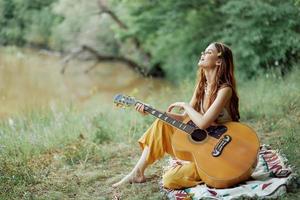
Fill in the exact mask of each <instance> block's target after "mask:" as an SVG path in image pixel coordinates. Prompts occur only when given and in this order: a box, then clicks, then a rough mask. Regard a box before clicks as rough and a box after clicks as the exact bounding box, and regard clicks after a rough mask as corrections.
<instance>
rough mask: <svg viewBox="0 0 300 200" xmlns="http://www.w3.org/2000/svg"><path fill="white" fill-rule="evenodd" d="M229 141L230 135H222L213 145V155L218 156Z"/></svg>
mask: <svg viewBox="0 0 300 200" xmlns="http://www.w3.org/2000/svg"><path fill="white" fill-rule="evenodd" d="M230 141H231V137H230V136H229V135H224V137H223V138H222V139H221V140H220V141H219V143H218V144H217V145H216V146H215V148H214V150H213V151H212V152H211V154H212V156H213V157H218V156H220V155H221V154H222V151H223V149H224V147H225V146H226V145H227V144H229V143H230Z"/></svg>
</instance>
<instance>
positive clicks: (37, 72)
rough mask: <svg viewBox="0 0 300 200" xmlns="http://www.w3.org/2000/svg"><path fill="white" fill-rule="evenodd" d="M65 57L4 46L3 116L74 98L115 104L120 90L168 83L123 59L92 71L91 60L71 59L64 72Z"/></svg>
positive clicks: (0, 71) (142, 92) (0, 54)
mask: <svg viewBox="0 0 300 200" xmlns="http://www.w3.org/2000/svg"><path fill="white" fill-rule="evenodd" d="M61 59H62V58H61V57H60V56H58V55H50V54H47V53H45V52H38V51H34V50H30V49H17V48H13V47H6V48H2V49H0V100H1V107H0V117H5V116H8V115H10V114H13V113H17V112H19V111H22V110H24V109H26V108H32V107H37V106H48V105H49V104H52V103H66V104H68V103H69V102H72V103H74V104H76V105H78V106H79V107H84V106H85V105H87V104H91V103H92V102H95V101H97V102H99V103H101V104H112V98H113V96H114V95H115V94H116V93H126V94H138V97H139V98H141V97H146V96H147V95H150V94H152V93H153V92H156V91H159V90H160V88H162V86H163V85H165V84H166V82H165V81H162V80H153V79H145V78H143V77H141V76H140V75H139V74H137V73H136V72H134V71H133V70H131V69H129V68H128V67H127V66H125V65H123V64H121V63H101V64H97V66H96V68H95V69H94V70H93V71H90V72H89V73H87V74H86V73H84V71H85V70H86V69H87V68H88V67H89V66H90V65H91V63H92V61H91V62H88V61H85V62H82V61H71V62H69V63H68V68H67V70H66V72H65V74H64V75H62V74H60V70H61V67H62V64H61Z"/></svg>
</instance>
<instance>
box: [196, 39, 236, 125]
mask: <svg viewBox="0 0 300 200" xmlns="http://www.w3.org/2000/svg"><path fill="white" fill-rule="evenodd" d="M213 44H214V45H215V47H216V49H217V51H218V57H219V58H220V59H222V62H221V65H220V66H218V67H217V73H216V77H215V81H214V83H213V84H212V90H211V93H210V96H209V101H208V105H209V107H210V106H211V104H212V103H213V102H214V100H215V99H216V97H217V93H218V90H219V89H221V88H222V87H225V86H229V87H231V88H232V96H231V99H230V116H231V119H232V120H233V121H239V119H240V114H239V98H238V96H237V92H236V81H235V78H234V64H233V56H232V51H231V50H230V48H229V47H228V46H226V45H225V44H222V43H219V42H215V43H213ZM197 79H198V81H197V84H196V88H197V92H196V101H195V102H193V105H192V106H193V108H194V109H195V110H196V111H198V112H200V113H202V109H201V105H202V104H203V100H204V94H205V88H206V87H207V85H206V84H207V82H206V77H205V74H204V70H203V69H202V67H200V68H199V70H198V73H197Z"/></svg>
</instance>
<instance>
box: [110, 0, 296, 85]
mask: <svg viewBox="0 0 300 200" xmlns="http://www.w3.org/2000/svg"><path fill="white" fill-rule="evenodd" d="M115 4H116V5H117V4H118V5H119V4H122V6H120V7H121V8H122V9H124V8H125V9H128V15H129V16H128V17H127V18H126V19H127V21H128V23H129V27H130V28H131V29H130V34H131V35H134V36H137V37H138V38H140V40H141V41H143V45H144V46H145V47H146V48H147V49H148V50H149V51H150V52H151V53H152V55H153V56H154V58H153V62H160V63H162V64H163V67H164V69H165V70H166V71H167V72H168V74H169V78H171V79H172V80H174V79H175V80H176V79H177V78H180V77H182V75H183V74H184V76H190V77H192V76H193V74H195V68H196V63H197V61H198V58H199V54H200V52H201V51H202V50H203V49H204V48H205V47H206V46H207V45H208V44H209V43H211V42H213V41H222V42H225V43H227V44H229V46H231V47H232V49H233V52H234V55H236V56H235V58H236V64H237V70H238V71H239V72H241V73H240V74H241V75H243V77H248V78H249V77H253V76H256V75H258V74H259V73H261V72H262V71H265V70H268V69H270V68H275V69H277V70H278V71H280V72H281V73H282V74H284V73H285V72H286V71H289V70H290V67H291V66H292V64H293V63H294V62H298V60H299V58H300V53H299V52H300V21H299V17H300V14H299V13H300V12H299V9H298V8H297V7H296V6H295V5H294V4H293V3H292V2H290V1H284V0H268V1H262V0H255V1H252V0H246V1H238V0H230V1H216V0H213V1H180V0H173V1H171V0H167V1H138V2H137V1H127V0H115ZM130 34H128V33H126V34H125V37H130Z"/></svg>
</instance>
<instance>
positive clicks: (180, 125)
mask: <svg viewBox="0 0 300 200" xmlns="http://www.w3.org/2000/svg"><path fill="white" fill-rule="evenodd" d="M139 103H142V102H139ZM142 104H143V105H144V109H145V111H146V112H147V113H149V114H151V115H153V116H155V117H157V118H159V119H161V120H163V121H164V122H167V123H168V124H170V125H171V126H174V127H175V128H178V129H180V130H182V131H184V132H186V133H188V134H191V133H192V132H193V131H194V130H195V128H194V127H193V126H191V125H189V124H185V123H183V122H181V121H178V120H176V119H173V118H171V117H169V116H168V115H167V114H166V113H162V112H160V111H158V110H156V109H154V108H152V107H150V106H147V105H145V104H144V103H142Z"/></svg>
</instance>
